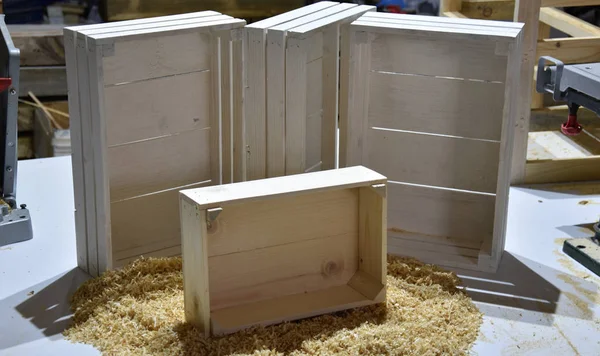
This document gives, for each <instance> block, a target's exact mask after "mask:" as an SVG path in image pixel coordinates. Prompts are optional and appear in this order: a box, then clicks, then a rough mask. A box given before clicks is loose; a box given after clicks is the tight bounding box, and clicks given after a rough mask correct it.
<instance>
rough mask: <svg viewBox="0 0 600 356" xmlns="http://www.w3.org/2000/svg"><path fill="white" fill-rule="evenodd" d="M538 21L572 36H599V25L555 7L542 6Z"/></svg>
mask: <svg viewBox="0 0 600 356" xmlns="http://www.w3.org/2000/svg"><path fill="white" fill-rule="evenodd" d="M540 21H542V22H544V23H546V24H548V25H550V26H552V27H553V28H555V29H557V30H559V31H562V32H564V33H566V34H568V35H570V36H573V37H585V36H600V28H599V27H597V26H594V25H592V24H591V23H589V22H586V21H584V20H581V19H579V18H577V17H575V16H573V15H569V14H567V13H565V12H564V11H561V10H558V9H555V8H551V7H544V8H542V9H541V10H540Z"/></svg>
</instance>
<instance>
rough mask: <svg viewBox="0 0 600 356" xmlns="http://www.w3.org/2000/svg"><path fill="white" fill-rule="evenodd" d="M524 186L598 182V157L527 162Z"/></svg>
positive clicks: (599, 167)
mask: <svg viewBox="0 0 600 356" xmlns="http://www.w3.org/2000/svg"><path fill="white" fill-rule="evenodd" d="M525 172H526V176H525V182H524V183H525V184H538V183H560V182H581V181H592V180H600V157H599V156H590V157H586V158H573V159H553V160H535V161H529V162H527V167H526V171H525Z"/></svg>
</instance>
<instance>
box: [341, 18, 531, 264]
mask: <svg viewBox="0 0 600 356" xmlns="http://www.w3.org/2000/svg"><path fill="white" fill-rule="evenodd" d="M522 27H523V25H522V24H520V23H510V22H496V21H483V20H469V19H452V18H433V17H419V16H410V15H392V14H382V13H367V14H365V15H363V16H362V17H361V18H359V19H358V20H356V21H354V22H353V23H352V24H351V25H350V35H349V36H348V37H347V38H348V42H344V43H343V46H342V53H348V55H347V56H344V55H343V56H342V59H343V61H344V63H345V66H348V68H349V75H348V81H347V82H346V83H344V85H347V89H344V88H342V91H343V92H344V93H347V95H344V96H343V97H342V101H341V103H340V106H341V108H342V115H341V118H340V125H341V132H340V137H341V138H340V140H341V143H340V151H341V153H340V161H341V166H353V165H359V164H360V165H365V166H366V167H369V168H371V169H374V170H376V171H378V172H380V173H382V174H384V175H385V176H386V177H388V179H389V181H390V184H389V189H388V198H389V205H388V206H389V211H388V244H389V245H388V250H389V251H390V253H394V254H401V255H409V256H413V257H417V258H419V259H421V260H423V261H426V262H431V263H436V264H442V265H446V266H453V267H460V268H468V269H477V270H485V271H494V270H495V269H496V268H497V266H498V263H499V261H500V257H501V255H502V252H503V251H504V236H505V229H506V215H507V207H508V188H509V184H510V163H511V157H512V156H511V155H512V147H513V136H514V126H515V116H516V98H517V88H518V86H517V83H518V78H519V71H520V59H521V52H520V45H521V41H522V38H521V30H522ZM343 75H344V74H343V72H342V76H343Z"/></svg>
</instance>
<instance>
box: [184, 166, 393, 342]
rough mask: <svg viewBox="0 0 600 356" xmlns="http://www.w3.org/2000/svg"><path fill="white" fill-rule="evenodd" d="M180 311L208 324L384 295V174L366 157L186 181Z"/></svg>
mask: <svg viewBox="0 0 600 356" xmlns="http://www.w3.org/2000/svg"><path fill="white" fill-rule="evenodd" d="M180 204H181V205H180V215H181V230H182V240H183V278H184V298H185V317H186V320H187V321H188V322H191V323H193V324H195V325H196V326H197V327H199V328H200V330H201V331H202V332H203V333H204V334H206V335H209V334H213V335H219V334H226V333H231V332H234V331H236V330H240V329H242V328H246V327H249V326H253V325H259V324H260V325H269V324H275V323H279V322H283V321H289V320H296V319H300V318H306V317H310V316H315V315H319V314H323V313H329V312H334V311H339V310H344V309H348V308H353V307H358V306H364V305H369V304H374V303H379V302H382V301H384V300H385V284H386V271H387V265H386V243H385V241H386V228H385V226H386V211H387V209H386V178H385V177H384V176H382V175H380V174H378V173H376V172H373V171H371V170H369V169H367V168H364V167H351V168H345V169H339V170H329V171H321V172H314V173H305V174H298V175H292V176H285V177H278V178H269V179H262V180H255V181H250V182H242V183H234V184H227V185H222V186H218V187H205V188H197V189H189V190H183V191H181V194H180Z"/></svg>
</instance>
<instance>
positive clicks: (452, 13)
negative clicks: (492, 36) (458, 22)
mask: <svg viewBox="0 0 600 356" xmlns="http://www.w3.org/2000/svg"><path fill="white" fill-rule="evenodd" d="M442 16H445V17H450V18H455V19H467V18H468V17H466V16H465V15H463V14H462V13H460V12H459V11H446V12H443V13H442Z"/></svg>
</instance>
